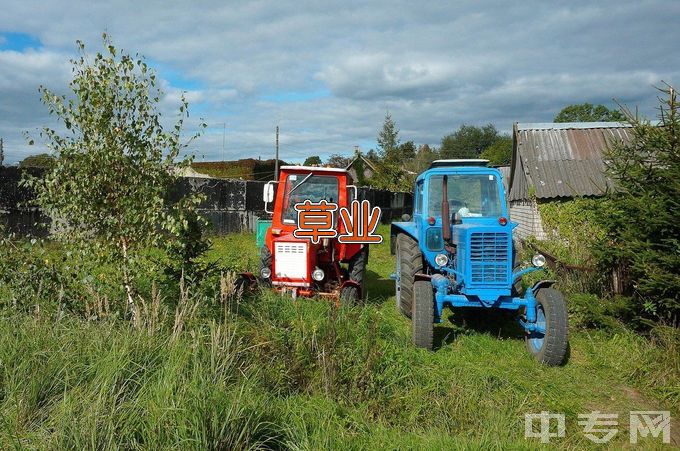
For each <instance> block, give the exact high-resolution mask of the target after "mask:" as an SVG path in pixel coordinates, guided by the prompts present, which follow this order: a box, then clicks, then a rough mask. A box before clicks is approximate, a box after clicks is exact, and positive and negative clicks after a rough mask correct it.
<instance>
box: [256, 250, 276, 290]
mask: <svg viewBox="0 0 680 451" xmlns="http://www.w3.org/2000/svg"><path fill="white" fill-rule="evenodd" d="M263 268H269V270H270V271H271V269H272V253H271V252H269V248H268V247H267V246H262V247H261V248H260V267H259V269H258V273H257V282H258V283H259V284H260V285H261V286H264V287H271V286H272V279H271V276H270V277H269V278H268V279H265V278H263V277H262V275H261V274H262V269H263ZM272 275H273V274H272Z"/></svg>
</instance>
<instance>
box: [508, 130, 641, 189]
mask: <svg viewBox="0 0 680 451" xmlns="http://www.w3.org/2000/svg"><path fill="white" fill-rule="evenodd" d="M630 131H631V130H630V125H627V124H620V123H618V122H580V123H564V124H550V123H540V124H516V126H515V131H514V134H513V139H514V142H513V150H514V152H515V154H514V155H513V162H515V163H516V164H514V165H513V168H512V169H513V173H512V174H511V180H512V189H511V193H510V196H509V197H510V200H516V199H523V198H526V197H527V195H528V191H527V190H526V189H519V188H520V187H522V186H524V185H526V186H527V187H530V186H534V187H535V189H536V197H537V198H541V199H546V198H554V197H574V196H593V195H600V194H603V193H604V191H605V190H606V189H607V188H608V187H611V181H610V180H608V179H607V178H606V177H605V175H604V169H605V166H604V161H603V151H604V150H605V149H606V148H607V146H608V145H611V144H612V143H614V142H616V141H624V142H627V141H628V140H629V139H630ZM518 158H519V160H518ZM519 163H521V164H519ZM521 177H524V178H526V184H525V183H524V181H523V180H521V179H520V178H521ZM520 182H521V183H520ZM520 191H521V192H520Z"/></svg>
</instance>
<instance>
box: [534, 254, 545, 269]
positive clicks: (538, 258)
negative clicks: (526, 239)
mask: <svg viewBox="0 0 680 451" xmlns="http://www.w3.org/2000/svg"><path fill="white" fill-rule="evenodd" d="M531 264H532V265H534V266H536V267H537V268H542V267H544V266H545V257H544V256H543V255H541V254H536V255H534V256H533V257H531Z"/></svg>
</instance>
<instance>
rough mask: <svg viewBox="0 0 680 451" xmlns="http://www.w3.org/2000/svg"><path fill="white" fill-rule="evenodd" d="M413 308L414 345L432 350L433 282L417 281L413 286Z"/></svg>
mask: <svg viewBox="0 0 680 451" xmlns="http://www.w3.org/2000/svg"><path fill="white" fill-rule="evenodd" d="M413 294H414V297H413V308H412V316H411V324H412V327H413V344H414V345H416V346H417V347H419V348H425V349H428V350H432V344H433V340H434V296H433V290H432V282H430V281H429V280H416V281H415V283H414V284H413Z"/></svg>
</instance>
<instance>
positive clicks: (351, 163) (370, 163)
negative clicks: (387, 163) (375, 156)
mask: <svg viewBox="0 0 680 451" xmlns="http://www.w3.org/2000/svg"><path fill="white" fill-rule="evenodd" d="M359 158H361V160H362V161H363V162H364V163H366V164H367V165H368V167H369V168H371V169H372V170H373V172H376V168H375V165H374V164H373V162H372V161H371V160H369V159H368V158H366V157H364V156H363V155H357V156H356V157H354V159H352V161H350V162H349V164H348V165H347V167H346V168H345V169H347V170H349V168H351V167H352V166H353V165H354V163H356V161H357V160H358V159H359Z"/></svg>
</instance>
